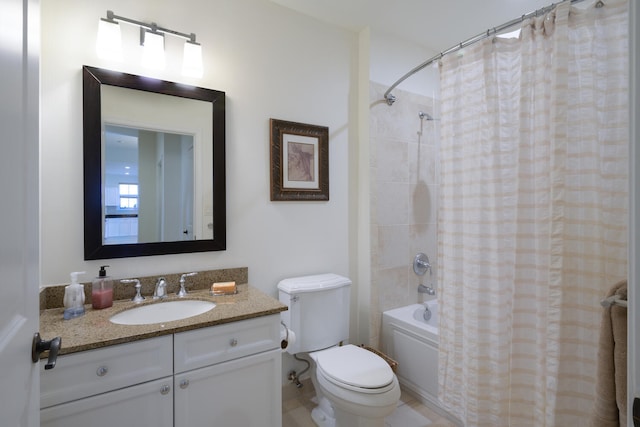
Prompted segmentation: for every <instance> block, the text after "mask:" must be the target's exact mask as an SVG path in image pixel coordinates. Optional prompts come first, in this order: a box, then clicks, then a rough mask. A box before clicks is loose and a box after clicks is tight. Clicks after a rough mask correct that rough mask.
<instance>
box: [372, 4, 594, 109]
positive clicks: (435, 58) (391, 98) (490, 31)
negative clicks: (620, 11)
mask: <svg viewBox="0 0 640 427" xmlns="http://www.w3.org/2000/svg"><path fill="white" fill-rule="evenodd" d="M567 1H570V2H571V4H573V3H579V2H581V1H583V0H563V1H561V2H558V3H551V4H550V5H549V6H545V7H543V8H541V9H537V10H534V11H533V12H529V13H525V14H524V15H522V16H521V17H520V18H516V19H512V20H511V21H509V22H505V23H504V24H502V25H499V26H497V27H493V28H490V29H488V30H487V31H485V32H483V33H480V34H478V35H476V36H473V37H471V38H469V39H467V40H465V41H463V42H460V43H459V44H457V45H455V46H452V47H450V48H449V49H447V50H445V51H442V52H440V53H439V54H437V55H435V56H433V57H431V58H429V59H427V60H426V61H425V62H423V63H422V64H420V65H418V66H417V67H415V68H414V69H412V70H411V71H409V72H408V73H407V74H405V75H404V76H402V77H400V78H399V79H398V80H397V81H396V82H395V83H394V84H392V85H391V87H390V88H389V89H387V91H386V92H385V93H384V99H385V101H386V102H387V104H388V105H393V103H394V102H396V97H395V96H393V94H391V91H392V90H393V89H395V88H396V87H397V86H398V85H399V84H400V83H402V82H403V81H405V80H406V79H408V78H409V77H411V76H412V75H414V74H415V73H417V72H418V71H420V70H422V69H423V68H425V67H426V66H428V65H429V64H432V63H433V62H435V61H438V60H440V59H442V57H443V56H445V55H448V54H450V53H453V52H457V51H459V50H460V49H463V48H465V47H467V46H469V45H472V44H473V43H476V42H478V41H480V40H483V39H486V38H488V37H491V36H492V35H496V34H497V33H499V32H501V31H504V30H506V29H507V28H510V27H513V26H514V25H516V24H518V23H521V22H523V21H524V20H525V19H529V18H532V17H534V16H540V15H544V14H545V13H547V12H549V11H551V10H552V9H553V8H554V7H556V6H557V5H559V4H561V3H564V2H567ZM602 6H604V3H603V2H602V0H598V2H597V3H596V7H602Z"/></svg>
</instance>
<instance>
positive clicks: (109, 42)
mask: <svg viewBox="0 0 640 427" xmlns="http://www.w3.org/2000/svg"><path fill="white" fill-rule="evenodd" d="M119 22H125V23H127V24H131V25H136V26H138V27H140V45H141V46H142V47H143V53H142V64H143V65H145V66H147V67H149V68H153V69H162V68H164V65H165V59H164V37H165V35H167V34H168V35H171V36H176V37H179V38H182V39H185V43H184V54H183V58H182V74H183V75H185V76H188V77H198V78H199V77H202V73H203V67H202V46H201V45H200V44H199V43H197V42H196V35H195V34H194V33H190V34H187V33H181V32H179V31H175V30H171V29H169V28H163V27H160V26H158V25H157V24H156V23H155V22H152V23H150V24H147V23H145V22H141V21H137V20H135V19H131V18H126V17H124V16H119V15H116V14H115V13H113V11H111V10H107V17H106V18H100V22H99V26H98V38H97V41H96V50H97V53H98V56H100V57H101V58H103V59H109V60H116V61H122V35H121V33H120V25H119Z"/></svg>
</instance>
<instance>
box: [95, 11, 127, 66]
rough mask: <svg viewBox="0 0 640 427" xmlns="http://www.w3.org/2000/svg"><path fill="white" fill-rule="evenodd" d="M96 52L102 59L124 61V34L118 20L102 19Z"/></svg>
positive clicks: (99, 24)
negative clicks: (122, 34)
mask: <svg viewBox="0 0 640 427" xmlns="http://www.w3.org/2000/svg"><path fill="white" fill-rule="evenodd" d="M96 53H97V54H98V57H99V58H102V59H108V60H112V61H122V36H121V35H120V25H119V24H118V23H117V22H114V21H108V20H106V19H100V22H99V23H98V37H97V39H96Z"/></svg>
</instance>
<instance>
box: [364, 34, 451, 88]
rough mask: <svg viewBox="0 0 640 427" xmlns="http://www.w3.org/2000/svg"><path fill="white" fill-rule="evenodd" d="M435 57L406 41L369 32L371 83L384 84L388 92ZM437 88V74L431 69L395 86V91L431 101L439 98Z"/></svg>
mask: <svg viewBox="0 0 640 427" xmlns="http://www.w3.org/2000/svg"><path fill="white" fill-rule="evenodd" d="M435 54H436V52H432V51H430V50H428V49H425V48H424V47H422V46H419V45H416V44H414V43H411V42H407V41H406V40H402V39H399V38H397V37H394V36H391V35H388V34H382V33H380V32H375V31H372V32H371V73H370V78H371V81H373V82H376V83H381V84H384V85H386V86H387V89H388V88H389V86H391V85H392V84H394V83H395V82H396V81H397V80H398V79H400V78H401V77H402V76H404V75H405V74H406V73H408V72H409V71H410V70H412V69H413V68H415V67H416V66H418V65H420V64H422V63H423V62H425V61H426V60H427V59H429V58H432V57H433V56H434V55H435ZM439 87H440V83H439V80H438V73H437V70H435V69H434V67H433V66H431V65H429V66H427V67H426V68H425V69H423V70H421V71H418V72H417V73H416V74H414V75H412V76H411V77H408V78H407V79H406V80H405V81H403V82H402V83H400V84H399V85H398V89H402V90H405V91H407V92H412V93H415V94H418V95H424V96H428V97H431V98H439V93H440V90H439Z"/></svg>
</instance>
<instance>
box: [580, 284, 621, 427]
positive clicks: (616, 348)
mask: <svg viewBox="0 0 640 427" xmlns="http://www.w3.org/2000/svg"><path fill="white" fill-rule="evenodd" d="M613 295H618V296H619V298H620V299H624V300H626V299H627V281H626V280H623V281H621V282H618V283H616V284H615V285H614V286H613V287H611V289H610V290H609V292H608V293H607V297H610V296H613ZM589 425H590V426H591V427H620V426H622V427H626V426H627V308H626V307H621V306H618V305H612V306H610V307H606V308H605V309H604V312H603V313H602V323H601V325H600V343H599V346H598V373H597V378H596V396H595V401H594V405H593V410H592V413H591V419H590V421H589Z"/></svg>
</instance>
